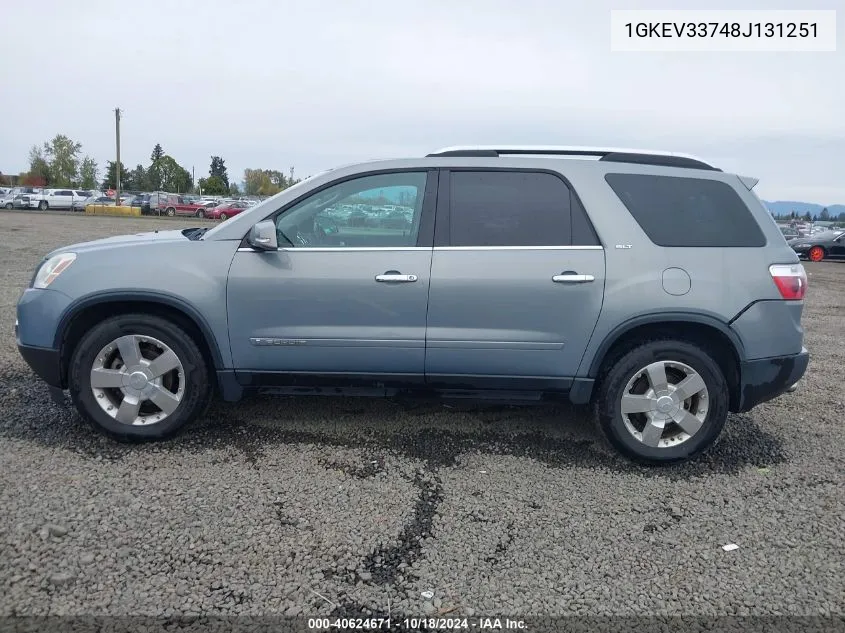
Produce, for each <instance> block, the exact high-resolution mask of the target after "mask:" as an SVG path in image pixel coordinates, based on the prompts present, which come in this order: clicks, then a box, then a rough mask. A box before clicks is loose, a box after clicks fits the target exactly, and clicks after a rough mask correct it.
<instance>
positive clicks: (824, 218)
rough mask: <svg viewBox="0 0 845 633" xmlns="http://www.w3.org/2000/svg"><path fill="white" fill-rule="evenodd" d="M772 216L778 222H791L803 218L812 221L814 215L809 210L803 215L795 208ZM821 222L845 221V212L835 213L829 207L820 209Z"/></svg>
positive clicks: (819, 217) (818, 218)
mask: <svg viewBox="0 0 845 633" xmlns="http://www.w3.org/2000/svg"><path fill="white" fill-rule="evenodd" d="M772 217H773V218H774V219H775V221H777V222H790V221H792V220H796V221H798V220H801V221H804V222H812V221H813V216H812V215H810V212H809V211H807V212H806V213H805V214H803V215H801V214H800V213H796V212H795V211H794V210H793V211H792V212H791V213H775V214H772ZM816 220H819V221H821V222H831V221H835V222H845V212H842V213H840V214H839V215H833V214H832V213H831V212H830V211H828V210H827V207H824V208H823V209H822V210H821V211H819V215H818V217H817V218H816Z"/></svg>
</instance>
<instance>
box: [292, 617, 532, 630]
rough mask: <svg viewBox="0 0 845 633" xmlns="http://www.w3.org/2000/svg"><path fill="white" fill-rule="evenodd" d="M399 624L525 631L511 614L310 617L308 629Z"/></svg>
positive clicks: (403, 626) (416, 627)
mask: <svg viewBox="0 0 845 633" xmlns="http://www.w3.org/2000/svg"><path fill="white" fill-rule="evenodd" d="M393 627H397V628H399V629H401V630H405V631H417V630H420V631H432V630H446V631H448V630H473V629H474V630H479V631H485V630H486V631H505V630H511V631H519V630H522V631H525V630H526V629H527V625H526V623H525V621H524V620H519V619H512V618H425V617H421V618H402V619H401V620H391V619H390V618H308V629H309V630H313V631H342V630H348V631H366V630H370V631H374V630H391V629H392V628H393Z"/></svg>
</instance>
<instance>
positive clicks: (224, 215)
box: [220, 213, 229, 220]
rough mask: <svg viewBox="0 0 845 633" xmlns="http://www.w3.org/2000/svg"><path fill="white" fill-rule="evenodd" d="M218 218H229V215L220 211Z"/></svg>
mask: <svg viewBox="0 0 845 633" xmlns="http://www.w3.org/2000/svg"><path fill="white" fill-rule="evenodd" d="M220 219H221V220H228V219H229V216H228V215H226V214H225V213H221V214H220Z"/></svg>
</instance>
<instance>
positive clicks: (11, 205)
mask: <svg viewBox="0 0 845 633" xmlns="http://www.w3.org/2000/svg"><path fill="white" fill-rule="evenodd" d="M13 206H14V205H13V204H12V203H11V202H7V203H6V208H7V209H11V208H12V207H13Z"/></svg>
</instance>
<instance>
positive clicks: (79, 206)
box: [71, 191, 114, 211]
mask: <svg viewBox="0 0 845 633" xmlns="http://www.w3.org/2000/svg"><path fill="white" fill-rule="evenodd" d="M76 193H78V194H79V195H80V196H83V195H84V196H85V197H84V198H82V197H79V198H76V199H75V200H74V201H73V203H72V205H71V209H72V210H73V211H85V207H86V206H87V205H89V204H103V203H102V202H99V203H94V202H92V201H93V200H94V199H95V198H102V199H106V200H111V201H112V203H114V200H113V199H112V198H110V197H109V196H106V195H105V194H103V193H102V192H100V191H77V192H76Z"/></svg>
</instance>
